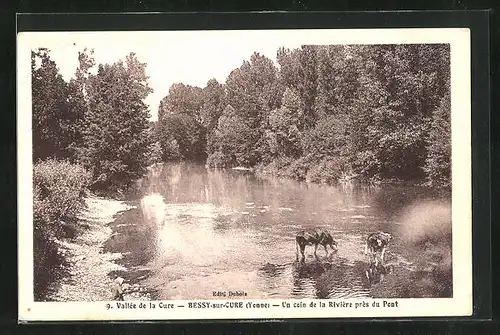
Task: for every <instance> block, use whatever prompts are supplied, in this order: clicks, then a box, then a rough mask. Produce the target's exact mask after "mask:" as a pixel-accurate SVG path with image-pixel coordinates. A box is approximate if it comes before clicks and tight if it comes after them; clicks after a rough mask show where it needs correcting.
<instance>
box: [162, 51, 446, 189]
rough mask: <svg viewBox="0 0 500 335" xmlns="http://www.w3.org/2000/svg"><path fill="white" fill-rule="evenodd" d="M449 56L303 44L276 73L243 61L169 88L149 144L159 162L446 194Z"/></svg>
mask: <svg viewBox="0 0 500 335" xmlns="http://www.w3.org/2000/svg"><path fill="white" fill-rule="evenodd" d="M449 57H450V53H449V45H444V44H420V45H350V46H341V45H340V46H303V47H302V48H300V49H295V50H288V49H284V48H280V49H279V50H278V51H277V63H278V65H279V67H277V66H276V65H275V64H274V63H273V61H272V60H270V59H268V58H266V57H265V56H262V55H259V54H258V53H254V54H253V55H252V56H251V57H250V60H248V61H244V62H243V63H242V65H241V66H240V67H239V68H237V69H234V70H233V71H232V72H231V73H230V74H229V76H228V77H227V80H226V82H225V83H224V84H220V83H218V82H217V81H216V80H215V79H211V80H209V81H208V83H207V85H206V87H204V88H199V87H193V86H189V85H184V84H182V83H177V84H174V85H172V86H171V88H170V90H169V93H168V95H167V96H166V97H165V98H164V99H163V100H162V101H161V104H160V107H159V119H158V122H157V123H156V125H155V131H154V136H156V138H155V140H157V141H159V143H160V147H161V154H162V158H163V160H179V159H181V160H197V161H202V162H206V164H207V165H208V166H210V167H234V166H245V167H254V168H256V170H258V171H260V172H263V173H271V174H275V175H281V176H286V177H291V178H295V179H307V180H310V181H313V182H324V183H335V182H336V181H338V180H339V179H342V178H351V177H357V178H360V179H363V180H368V181H377V180H398V181H401V180H403V181H408V180H411V181H425V182H426V183H427V184H429V185H431V186H449V183H450V173H451V171H450V170H451V169H450V164H451V162H450V160H451V143H450V142H451V125H450V58H449ZM208 66H209V65H208Z"/></svg>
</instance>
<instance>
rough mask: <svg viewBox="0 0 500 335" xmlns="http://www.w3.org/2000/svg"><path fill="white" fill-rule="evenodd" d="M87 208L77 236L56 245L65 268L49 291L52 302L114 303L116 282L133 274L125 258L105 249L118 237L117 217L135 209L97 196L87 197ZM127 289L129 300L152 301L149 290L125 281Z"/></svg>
mask: <svg viewBox="0 0 500 335" xmlns="http://www.w3.org/2000/svg"><path fill="white" fill-rule="evenodd" d="M85 204H86V208H85V209H84V210H82V212H81V213H80V215H79V217H78V223H77V231H76V233H75V235H74V236H73V237H72V238H65V239H61V240H57V241H56V244H57V246H58V254H59V255H60V256H61V258H62V259H64V265H63V267H64V268H62V269H61V272H62V273H63V274H62V275H61V276H60V278H58V279H57V280H56V281H55V282H53V283H52V284H51V285H50V286H49V287H48V289H47V296H46V300H48V301H59V302H67V301H85V302H88V301H107V300H111V299H112V291H111V287H112V283H113V281H114V280H115V279H116V277H117V276H118V275H119V274H124V273H128V272H129V269H128V268H127V267H125V266H124V265H123V264H121V263H122V262H120V260H122V259H123V257H124V254H123V253H121V252H113V251H112V250H107V249H106V248H105V245H106V243H107V242H108V241H109V239H110V238H112V237H113V236H114V234H116V232H115V231H114V229H113V227H112V223H113V222H114V221H115V219H116V217H117V216H118V215H119V214H120V213H123V212H126V211H128V210H131V209H133V208H134V206H133V205H131V204H128V203H126V202H124V201H117V200H112V199H108V198H104V197H100V196H95V195H89V196H87V197H86V198H85ZM122 277H124V276H123V275H122ZM123 289H124V299H125V300H130V299H134V300H149V299H150V294H149V293H147V292H148V290H147V289H145V288H143V287H141V286H139V285H138V284H137V283H133V282H129V281H127V280H125V282H124V284H123Z"/></svg>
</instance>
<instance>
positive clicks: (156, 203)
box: [141, 193, 166, 225]
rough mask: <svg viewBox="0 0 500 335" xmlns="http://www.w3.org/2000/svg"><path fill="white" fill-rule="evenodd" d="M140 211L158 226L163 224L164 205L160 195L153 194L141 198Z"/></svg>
mask: <svg viewBox="0 0 500 335" xmlns="http://www.w3.org/2000/svg"><path fill="white" fill-rule="evenodd" d="M141 209H142V212H143V213H144V215H145V216H146V218H147V219H148V220H153V221H154V222H155V223H156V224H160V225H161V224H163V223H164V222H165V215H166V204H165V201H164V199H163V196H162V195H161V194H158V193H153V194H150V195H147V196H145V197H144V198H142V199H141Z"/></svg>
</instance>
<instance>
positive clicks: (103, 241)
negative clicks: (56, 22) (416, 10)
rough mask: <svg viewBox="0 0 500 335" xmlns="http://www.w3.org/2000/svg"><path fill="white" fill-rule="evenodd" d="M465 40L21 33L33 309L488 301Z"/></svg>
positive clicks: (444, 36)
mask: <svg viewBox="0 0 500 335" xmlns="http://www.w3.org/2000/svg"><path fill="white" fill-rule="evenodd" d="M468 38H469V35H468V31H467V30H464V29H443V31H442V33H441V30H440V29H434V30H433V29H421V30H418V29H412V30H404V29H400V30H398V29H393V30H391V29H385V30H383V31H382V30H380V31H378V32H377V33H375V32H373V31H370V30H359V31H357V33H356V34H354V33H353V34H352V35H349V30H345V31H343V32H338V31H336V30H326V31H321V32H319V31H316V32H314V31H308V30H289V31H283V30H274V31H258V30H255V31H164V32H40V33H22V34H19V35H18V43H19V44H20V47H21V46H22V49H20V51H19V70H18V71H19V72H20V74H19V83H18V85H23V89H22V92H20V93H19V94H20V95H19V100H20V105H19V109H18V127H19V128H18V129H19V131H18V136H19V139H18V140H19V153H20V155H21V151H22V155H23V156H22V157H23V158H21V159H20V161H19V169H20V170H19V173H20V174H22V173H25V175H24V176H22V177H20V179H22V180H23V181H22V183H23V185H24V186H21V185H20V190H21V189H23V192H27V193H25V196H24V197H22V199H23V200H22V201H23V203H24V205H25V206H26V207H25V210H23V211H20V220H21V221H22V222H20V223H19V225H20V226H19V227H20V228H19V229H20V240H19V244H20V249H21V245H23V247H22V249H23V251H22V252H21V251H20V256H21V258H20V273H21V271H27V272H30V275H28V276H24V278H23V280H24V281H23V282H22V284H21V286H20V299H21V296H24V300H23V299H21V300H23V301H25V302H26V305H23V306H25V307H26V308H27V309H26V310H23V313H24V312H26V311H27V312H28V314H29V312H30V311H32V310H35V309H36V307H35V305H36V304H37V303H43V304H46V305H44V306H50V304H54V305H56V306H59V307H58V308H59V310H65V308H69V309H72V308H74V309H76V308H75V307H63V306H65V303H79V304H80V303H94V305H91V306H100V307H97V309H99V311H96V307H93V309H94V312H93V314H92V315H98V314H96V313H101V314H102V317H103V318H105V317H104V314H106V313H108V312H113V313H118V312H119V310H120V309H125V310H127V312H131V311H130V309H135V308H136V307H133V306H148V307H147V309H149V311H145V312H144V313H146V312H149V313H150V315H151V317H154V318H157V317H156V316H153V312H154V313H156V314H154V315H157V314H158V313H157V311H158V309H171V312H169V313H171V314H175V313H177V314H178V315H177V316H172V315H168V314H161V313H160V314H159V315H160V316H159V317H160V318H167V319H168V318H170V317H172V318H182V315H181V314H182V313H186V312H185V310H187V309H189V310H192V311H190V312H189V313H191V314H190V317H191V318H192V317H193V315H194V314H193V313H198V316H197V318H202V316H201V315H203V313H204V312H202V309H203V308H205V307H207V309H211V310H214V309H215V310H214V311H211V312H210V313H217V308H218V307H217V306H218V305H217V304H218V302H217V301H220V302H221V303H222V305H220V306H219V307H220V309H219V310H218V313H222V312H223V313H226V312H227V313H228V311H226V310H225V308H226V309H228V307H227V306H229V305H224V304H225V302H224V301H229V302H231V304H233V305H231V307H236V309H235V310H231V313H239V314H238V317H239V318H242V317H245V313H248V311H245V310H244V308H240V309H238V306H239V305H237V304H236V305H235V303H233V301H234V302H236V301H240V302H241V304H242V305H241V306H251V308H250V309H251V313H250V314H252V313H258V312H259V311H258V310H257V311H256V309H261V310H260V313H263V312H262V310H264V309H266V312H265V313H267V314H266V315H274V316H281V315H282V314H280V312H279V311H278V312H275V314H273V312H272V308H273V306H274V308H275V309H278V306H280V308H282V309H285V310H286V309H287V304H289V306H288V307H290V306H291V305H293V306H294V307H304V308H305V305H307V307H309V306H313V305H312V304H313V302H314V304H318V305H317V306H326V307H330V309H328V308H327V309H326V311H322V312H315V311H314V310H313V311H308V312H306V314H307V313H309V314H308V315H309V316H325V315H331V316H334V315H333V314H332V309H333V310H335V313H342V312H340V311H339V310H340V309H342V307H346V308H347V311H348V310H349V308H348V307H349V306H350V305H349V304H352V307H353V308H354V306H356V308H355V309H356V310H358V306H359V307H360V308H359V309H361V307H366V311H364V312H360V313H371V314H369V315H379V314H380V315H385V314H387V313H389V314H390V313H393V314H394V315H406V314H405V313H412V312H411V310H412V306H416V305H417V304H419V303H420V302H418V301H421V303H422V304H423V303H425V304H427V306H430V307H429V308H430V309H429V310H428V311H429V313H430V315H439V313H445V311H444V310H443V309H442V308H440V307H439V306H440V305H439V304H440V301H446V303H447V305H446V306H456V307H457V308H458V309H459V310H460V311H458V312H457V313H464V311H465V313H467V312H469V313H470V311H471V308H472V307H471V294H472V293H471V292H472V279H471V270H470V268H471V266H472V264H471V253H472V252H471V239H472V238H471V231H470V230H471V209H470V203H469V202H470V192H471V191H470V187H471V185H470V180H467V177H469V178H470V129H468V128H466V127H467V126H469V127H470V123H468V122H470V120H469V119H470V101H469V100H468V99H470V97H469V94H470V92H469V91H470V87H469V78H468V77H460V76H464V75H465V76H467V75H469V68H468V67H469V64H468V63H467V60H468V57H469V55H468V54H464V53H463V52H462V53H461V51H463V50H464V48H465V50H467V49H466V48H467V47H469V44H468V43H469V40H468ZM23 43H24V44H23ZM457 45H458V47H457ZM454 49H455V50H454ZM28 61H29V62H30V64H31V66H30V67H28V66H29V65H28ZM453 62H455V63H454V64H453ZM21 67H22V73H23V74H24V75H23V76H22V77H21ZM457 74H458V77H457ZM454 76H455V77H454ZM21 78H22V79H21ZM463 78H465V80H464V79H463ZM28 87H29V89H28ZM464 92H465V93H464ZM21 102H22V106H21ZM452 125H453V127H452ZM460 127H462V129H460ZM463 127H465V128H463ZM21 129H22V131H21ZM21 142H22V143H21ZM452 144H453V145H452ZM457 145H460V146H457ZM467 145H469V147H467ZM452 157H453V159H452ZM452 162H453V165H452ZM21 166H22V170H21ZM457 178H462V179H461V180H460V179H457ZM463 178H465V179H463ZM464 180H465V182H464ZM20 183H21V180H20ZM20 192H21V191H20ZM457 192H458V193H457ZM19 199H20V201H21V195H20V198H19ZM452 200H453V201H452ZM23 203H20V206H21V207H22V205H23ZM457 211H458V212H457ZM21 212H22V215H23V217H21ZM26 245H30V247H29V248H26V247H25V246H26ZM21 253H22V255H21ZM457 299H459V300H457ZM246 301H255V302H252V303H250V305H246ZM273 301H276V302H275V303H274V304H273ZM302 301H306V302H304V303H303V304H304V306H302V305H301V304H302ZM378 301H380V306H379V305H378V304H379V302H378ZM405 301H406V302H405ZM408 301H411V302H408ZM146 302H147V305H146ZM183 302H184V303H183ZM372 302H373V303H372ZM375 302H376V303H375ZM457 302H460V304H457ZM358 303H359V305H357V304H358ZM404 303H405V304H406V307H402V306H401V305H402V304H404ZM443 303H444V302H443ZM205 304H207V305H205ZM458 305H460V306H461V307H459V306H458ZM67 306H74V305H67ZM314 306H316V305H314ZM374 306H376V307H381V308H383V310H384V311H382V312H378V311H377V310H373V309H372V310H370V308H371V307H374ZM432 306H435V307H433V308H434V309H435V310H432ZM443 306H444V305H443ZM191 307H192V308H191ZM268 307H269V308H268ZM21 308H23V307H20V309H21ZM140 308H145V309H146V307H140ZM197 308H199V309H198V310H197ZM413 308H415V307H413ZM40 309H41V307H40V308H39V311H40V313H42V312H41V310H40ZM270 309H271V310H270ZM292 309H293V308H292ZM179 310H181V311H179ZM183 310H184V312H183ZM295 310H296V311H295V312H293V313H299V312H301V310H300V308H298V309H295ZM347 311H344V312H343V313H344V315H347V314H346V313H350V312H347ZM141 312H142V311H141ZM74 313H76V312H74ZM82 313H83V312H82ZM87 313H88V312H87ZM200 313H201V314H200ZM207 313H208V312H207ZM302 313H304V311H303V310H302ZM314 313H316V314H314ZM353 313H354V312H353ZM356 313H357V311H356ZM384 313H385V314H384ZM398 313H399V314H398ZM425 313H426V311H425V308H421V311H420V312H414V313H413V314H422V315H426V314H425ZM450 313H453V312H450ZM84 314H85V313H83V314H80V317H81V318H84V319H87V318H89V319H99V317H98V316H89V315H84ZM235 315H236V314H235ZM339 315H341V314H339ZM367 315H368V314H367ZM391 315H392V314H391ZM293 316H294V317H298V316H297V314H293ZM360 316H361V315H360ZM364 316H366V315H364ZM51 317H52V318H53V317H54V315H51ZM114 317H116V315H114ZM232 317H235V316H234V315H233V316H232ZM27 318H29V316H27ZM209 318H210V316H209ZM219 318H223V317H221V315H220V314H219Z"/></svg>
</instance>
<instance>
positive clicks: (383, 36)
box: [17, 28, 473, 321]
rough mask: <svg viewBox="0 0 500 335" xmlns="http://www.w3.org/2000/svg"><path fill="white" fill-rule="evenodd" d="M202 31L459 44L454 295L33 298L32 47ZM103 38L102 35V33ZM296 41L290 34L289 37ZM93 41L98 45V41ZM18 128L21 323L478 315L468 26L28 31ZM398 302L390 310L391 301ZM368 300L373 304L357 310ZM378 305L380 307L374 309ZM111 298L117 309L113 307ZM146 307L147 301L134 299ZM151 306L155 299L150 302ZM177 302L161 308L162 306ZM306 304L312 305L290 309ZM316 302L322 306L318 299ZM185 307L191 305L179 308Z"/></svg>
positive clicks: (226, 35)
mask: <svg viewBox="0 0 500 335" xmlns="http://www.w3.org/2000/svg"><path fill="white" fill-rule="evenodd" d="M173 34H175V35H182V36H183V38H192V37H194V35H201V36H205V35H206V36H209V35H210V36H211V37H213V38H221V39H227V40H228V41H229V40H231V39H242V38H243V39H249V38H255V39H261V40H265V39H266V38H267V37H268V36H270V34H272V35H273V36H275V37H277V38H279V36H284V35H283V34H286V35H288V36H289V35H290V34H291V35H293V38H294V39H296V40H297V41H300V43H303V44H387V43H388V44H400V43H449V44H450V48H451V87H452V89H451V105H452V143H453V146H452V183H453V186H452V227H453V228H452V229H453V234H452V239H453V250H452V264H453V298H446V299H444V298H443V299H437V298H434V299H336V300H328V299H325V300H323V299H301V300H294V299H290V300H281V299H280V300H270V299H262V300H237V299H226V300H209V299H207V300H196V301H163V302H161V301H153V302H152V303H154V304H156V308H150V307H147V308H136V309H117V308H116V302H109V301H103V302H88V303H87V302H67V303H60V302H34V298H33V234H32V231H33V220H32V217H33V208H32V157H31V153H32V145H31V143H32V133H31V82H30V81H31V79H30V78H31V75H30V50H31V49H32V48H36V47H48V48H51V46H54V45H57V46H59V47H60V46H63V45H68V46H69V45H70V43H73V42H74V41H78V42H79V43H82V44H85V43H88V45H89V46H90V47H96V44H102V45H105V44H107V43H112V42H117V41H119V40H120V39H121V40H127V41H128V43H130V44H131V45H134V43H137V44H141V43H147V42H148V41H152V40H157V39H158V38H165V37H168V36H172V35H173ZM97 36H99V37H97ZM288 38H289V37H288ZM91 41H92V42H91ZM17 42H18V45H17V48H18V49H17V56H18V59H17V88H18V96H17V103H18V105H17V106H18V107H17V131H18V133H17V134H18V142H17V144H18V176H19V177H18V264H19V271H18V279H19V281H18V282H19V289H18V290H19V291H18V294H19V295H18V298H19V305H18V306H19V307H18V312H19V320H20V321H72V320H179V319H268V318H269V319H282V318H337V317H349V318H352V317H419V316H427V317H432V316H467V315H471V314H472V309H473V306H472V188H471V187H472V172H471V167H472V165H471V96H470V92H471V87H470V84H471V77H470V76H471V72H470V71H471V69H470V67H471V62H470V53H471V52H470V51H471V50H470V30H469V29H467V28H442V29H441V28H433V29H427V28H422V29H421V28H412V29H325V30H323V29H321V30H317V29H315V30H312V29H311V30H269V31H265V30H252V31H250V30H248V31H241V30H239V31H166V32H158V31H155V32H146V31H141V32H23V33H18V39H17ZM384 300H385V301H387V302H392V303H395V302H397V303H398V307H383V306H382V305H383V301H384ZM333 301H335V302H337V303H341V302H345V303H349V302H351V303H352V305H353V307H351V308H349V307H324V308H323V307H319V304H320V303H321V302H322V303H325V304H326V305H328V304H329V303H330V302H333ZM362 301H366V302H367V303H368V304H369V305H370V306H369V307H360V306H358V308H354V306H355V305H356V302H358V303H360V302H362ZM195 302H210V303H212V304H214V303H215V304H221V303H225V302H228V303H236V302H242V304H243V305H245V306H246V304H247V303H250V304H252V303H260V304H262V303H269V304H271V305H273V304H275V305H280V307H270V308H253V307H251V308H237V307H234V306H233V307H234V308H233V307H232V308H226V307H221V308H188V304H189V303H195ZM374 302H378V303H379V304H380V307H374V306H373V304H374ZM107 303H110V304H112V305H113V306H114V308H113V309H106V304H107ZM134 303H135V304H136V306H137V307H138V306H139V305H140V303H141V302H140V301H136V302H134ZM143 303H145V304H146V305H147V306H149V304H150V302H149V301H148V302H143ZM160 303H162V304H164V305H167V304H173V305H174V306H175V307H174V308H173V309H172V308H160V307H159V304H160ZM283 303H285V304H286V303H289V304H290V305H293V304H299V303H304V304H305V305H306V307H290V308H286V307H282V304H283ZM313 303H316V307H312V305H311V304H313ZM179 305H183V306H185V307H178V306H179Z"/></svg>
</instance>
